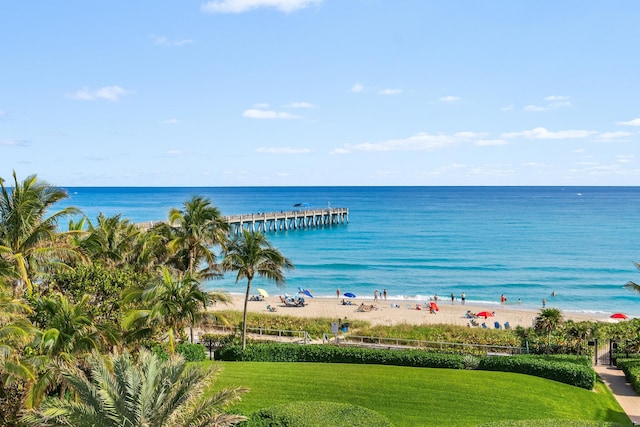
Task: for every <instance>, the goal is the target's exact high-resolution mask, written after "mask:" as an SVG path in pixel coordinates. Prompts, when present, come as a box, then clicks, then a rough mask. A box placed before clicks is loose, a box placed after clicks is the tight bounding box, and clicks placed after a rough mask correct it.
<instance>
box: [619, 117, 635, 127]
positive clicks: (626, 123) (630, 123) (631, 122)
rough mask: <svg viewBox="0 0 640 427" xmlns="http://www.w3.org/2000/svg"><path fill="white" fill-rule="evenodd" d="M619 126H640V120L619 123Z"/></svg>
mask: <svg viewBox="0 0 640 427" xmlns="http://www.w3.org/2000/svg"><path fill="white" fill-rule="evenodd" d="M616 124H617V125H625V126H640V118H637V119H633V120H629V121H628V122H617V123H616Z"/></svg>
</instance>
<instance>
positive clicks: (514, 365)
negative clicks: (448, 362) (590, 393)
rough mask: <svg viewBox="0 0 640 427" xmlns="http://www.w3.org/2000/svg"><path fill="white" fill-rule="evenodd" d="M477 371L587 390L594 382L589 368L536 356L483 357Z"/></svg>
mask: <svg viewBox="0 0 640 427" xmlns="http://www.w3.org/2000/svg"><path fill="white" fill-rule="evenodd" d="M478 369H482V370H487V371H502V372H517V373H520V374H527V375H533V376H536V377H541V378H546V379H550V380H555V381H559V382H562V383H565V384H570V385H573V386H576V387H581V388H585V389H587V390H591V389H593V387H594V385H595V381H596V373H595V371H594V370H593V368H591V367H590V366H585V365H584V364H581V363H579V362H578V363H574V362H569V361H562V360H561V361H558V360H554V359H553V358H547V357H544V356H536V355H518V356H499V357H484V358H482V359H481V361H480V364H479V366H478Z"/></svg>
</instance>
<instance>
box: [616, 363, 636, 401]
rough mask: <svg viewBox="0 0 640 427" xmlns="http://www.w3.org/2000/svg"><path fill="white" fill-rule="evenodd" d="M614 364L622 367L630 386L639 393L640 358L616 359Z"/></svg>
mask: <svg viewBox="0 0 640 427" xmlns="http://www.w3.org/2000/svg"><path fill="white" fill-rule="evenodd" d="M616 366H617V367H618V368H619V369H622V371H623V372H624V376H625V377H627V380H628V381H629V382H630V383H631V386H632V387H633V389H634V390H635V391H636V393H638V394H640V359H636V358H628V359H626V358H625V359H622V358H620V359H618V360H616Z"/></svg>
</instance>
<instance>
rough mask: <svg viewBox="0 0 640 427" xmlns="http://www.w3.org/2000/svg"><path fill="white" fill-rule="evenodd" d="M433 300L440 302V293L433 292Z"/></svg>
mask: <svg viewBox="0 0 640 427" xmlns="http://www.w3.org/2000/svg"><path fill="white" fill-rule="evenodd" d="M433 301H435V302H438V294H433Z"/></svg>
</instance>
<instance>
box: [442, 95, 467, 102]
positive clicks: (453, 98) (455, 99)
mask: <svg viewBox="0 0 640 427" xmlns="http://www.w3.org/2000/svg"><path fill="white" fill-rule="evenodd" d="M460 99H462V98H460V97H459V96H451V95H449V96H443V97H441V98H440V99H439V101H440V102H448V103H453V102H458V101H460Z"/></svg>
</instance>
